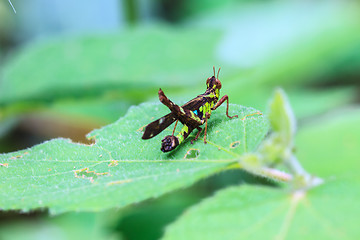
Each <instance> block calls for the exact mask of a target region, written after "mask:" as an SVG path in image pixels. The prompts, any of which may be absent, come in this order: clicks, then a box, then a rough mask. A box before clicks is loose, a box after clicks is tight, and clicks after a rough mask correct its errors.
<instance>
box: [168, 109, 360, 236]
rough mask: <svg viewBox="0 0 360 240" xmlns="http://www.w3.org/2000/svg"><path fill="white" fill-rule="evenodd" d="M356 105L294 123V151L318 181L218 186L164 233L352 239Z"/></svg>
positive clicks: (358, 131) (357, 232) (358, 210)
mask: <svg viewBox="0 0 360 240" xmlns="http://www.w3.org/2000/svg"><path fill="white" fill-rule="evenodd" d="M359 121H360V110H359V109H353V110H351V111H343V112H341V113H336V114H333V115H330V116H328V117H327V118H325V119H319V120H318V121H315V122H312V123H311V124H308V125H307V126H305V127H303V128H301V129H300V131H299V134H298V138H297V149H298V151H297V155H298V158H299V159H300V160H301V161H302V162H303V163H304V166H305V168H306V169H307V170H309V171H310V172H311V173H313V174H315V175H318V176H320V177H322V178H323V179H324V183H323V184H322V185H320V186H318V187H315V188H312V189H310V190H302V191H301V190H298V191H295V192H289V191H288V189H285V190H279V189H274V188H265V187H254V186H241V187H233V188H228V189H225V190H223V191H220V192H219V193H218V194H216V195H215V196H213V197H211V198H208V199H206V200H205V201H204V202H202V203H201V204H199V205H197V206H193V207H192V208H191V209H189V210H188V211H187V212H186V213H185V214H184V215H182V216H181V217H180V218H179V219H178V220H177V221H176V222H175V223H173V224H172V225H170V226H169V227H168V228H167V230H166V234H165V237H164V239H199V237H200V236H201V237H200V238H203V239H358V238H359V237H360V229H359V228H358V225H357V222H358V220H359V215H360V207H359V205H358V204H357V203H358V202H359V200H360V197H359V196H360V188H359V184H360V178H359V174H358V169H359V167H360V165H359V161H358V159H359V156H360V148H359V147H358V143H359V142H360V138H359V136H360V127H359Z"/></svg>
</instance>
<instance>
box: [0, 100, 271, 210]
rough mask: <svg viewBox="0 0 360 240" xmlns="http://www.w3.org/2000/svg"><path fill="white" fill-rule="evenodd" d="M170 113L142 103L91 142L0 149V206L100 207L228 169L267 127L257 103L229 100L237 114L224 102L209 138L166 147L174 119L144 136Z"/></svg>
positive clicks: (94, 134)
mask: <svg viewBox="0 0 360 240" xmlns="http://www.w3.org/2000/svg"><path fill="white" fill-rule="evenodd" d="M166 113H168V109H167V108H166V107H165V106H163V105H160V104H150V103H146V104H142V105H140V106H138V107H131V108H130V110H129V111H128V113H127V114H126V116H125V117H123V118H121V119H119V120H118V121H117V122H116V123H114V124H111V125H109V126H106V127H104V128H102V129H98V130H95V131H93V132H92V133H90V134H89V137H90V138H92V139H94V140H95V142H96V143H95V144H93V145H82V144H77V143H72V142H71V141H69V140H66V139H55V140H52V141H48V142H45V143H43V144H40V145H37V146H35V147H33V148H30V149H27V150H23V151H19V152H15V153H10V154H2V155H0V163H1V165H0V175H1V176H2V178H1V180H0V208H1V209H3V210H9V209H21V210H22V211H29V210H30V209H34V208H49V209H50V212H52V213H60V212H64V211H72V210H75V211H97V210H103V209H107V208H112V207H122V206H125V205H127V204H130V203H134V202H139V201H141V200H144V199H147V198H151V197H157V196H160V195H161V194H164V193H166V192H169V191H171V190H174V189H176V188H180V187H186V186H189V185H190V184H192V183H194V182H195V181H197V180H199V179H201V178H204V177H207V176H209V175H211V174H214V173H216V172H218V171H221V170H224V169H226V168H227V167H228V166H230V165H231V164H233V163H234V162H235V160H236V159H238V158H239V157H240V156H241V155H242V154H243V153H245V152H247V151H251V150H253V149H255V148H256V147H257V145H258V144H259V143H260V141H261V140H262V139H263V138H264V135H265V134H266V132H267V131H268V124H267V121H266V120H265V118H264V117H263V116H262V115H261V114H260V113H259V112H258V111H257V110H255V109H252V108H246V107H241V106H237V105H230V111H229V114H232V115H234V114H238V115H239V118H237V119H231V120H230V119H228V118H227V117H226V115H225V107H220V108H219V109H217V110H216V111H214V112H213V113H212V115H211V119H210V121H209V125H208V137H207V140H208V144H204V143H203V141H202V140H200V139H199V140H198V141H196V142H195V143H194V144H193V145H191V144H190V139H191V138H193V137H194V136H195V135H194V133H193V134H192V135H191V136H190V137H189V139H187V140H186V141H185V143H184V144H182V145H180V146H179V147H178V148H177V149H176V150H174V151H172V152H170V153H168V154H164V153H162V152H161V151H160V143H161V139H162V137H164V136H165V135H168V134H169V133H170V134H171V132H172V126H170V127H169V128H168V129H166V130H165V131H164V132H163V133H161V134H159V135H158V136H156V137H154V138H153V139H150V140H146V141H145V140H142V139H141V136H142V129H143V127H144V126H145V125H146V124H148V123H149V122H150V121H151V120H153V119H154V118H158V117H161V116H163V115H165V114H166ZM201 136H202V135H201ZM194 153H196V154H194Z"/></svg>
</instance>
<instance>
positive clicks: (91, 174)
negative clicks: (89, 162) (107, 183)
mask: <svg viewBox="0 0 360 240" xmlns="http://www.w3.org/2000/svg"><path fill="white" fill-rule="evenodd" d="M74 173H75V177H76V178H83V179H89V180H90V182H94V180H95V179H97V178H98V177H99V176H103V175H108V174H109V173H108V172H104V173H97V172H95V171H89V168H83V169H80V170H75V171H74Z"/></svg>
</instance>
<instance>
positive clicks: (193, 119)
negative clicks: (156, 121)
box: [158, 88, 202, 125]
mask: <svg viewBox="0 0 360 240" xmlns="http://www.w3.org/2000/svg"><path fill="white" fill-rule="evenodd" d="M158 94H159V100H160V102H162V103H163V104H164V105H165V106H167V107H168V108H169V109H170V111H171V112H173V113H174V114H175V115H176V116H177V118H178V119H179V120H180V121H181V122H182V123H189V122H190V123H191V124H194V125H195V124H198V125H201V124H202V122H201V119H200V118H199V117H198V116H197V115H196V114H195V113H193V112H192V111H190V110H188V109H184V108H182V107H181V106H179V105H177V104H175V103H173V102H172V101H171V100H170V99H169V98H168V97H166V95H165V93H164V92H163V90H161V88H160V89H159V92H158Z"/></svg>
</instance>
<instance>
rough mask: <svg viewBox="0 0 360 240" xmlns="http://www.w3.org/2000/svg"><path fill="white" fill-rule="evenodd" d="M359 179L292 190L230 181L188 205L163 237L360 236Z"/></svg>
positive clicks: (324, 237)
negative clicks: (240, 184) (303, 189)
mask: <svg viewBox="0 0 360 240" xmlns="http://www.w3.org/2000/svg"><path fill="white" fill-rule="evenodd" d="M359 183H360V181H357V182H355V181H351V182H350V181H344V180H337V181H329V182H328V183H326V184H324V185H322V186H320V187H317V188H315V189H312V190H311V191H309V192H295V193H292V194H289V193H288V192H287V191H284V190H278V189H271V188H265V187H256V186H241V187H230V188H227V189H225V190H222V191H219V192H218V193H217V194H216V195H215V196H214V197H211V198H209V199H206V200H205V201H203V202H202V203H200V204H198V205H196V206H194V207H192V208H190V209H189V210H188V211H186V212H185V214H184V215H182V216H181V217H180V218H179V219H178V220H177V221H176V222H175V223H174V224H172V225H170V226H169V227H168V228H167V229H166V233H165V236H164V237H163V239H167V240H170V239H171V240H175V239H209V240H212V239H214V240H215V239H358V238H359V236H360V230H359V228H358V226H357V220H358V219H359V214H360V208H359V206H358V204H356V202H357V201H354V200H355V199H359V196H360V189H359V187H358V184H359ZM339 193H342V194H339ZM345 193H346V195H344V194H345Z"/></svg>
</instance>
